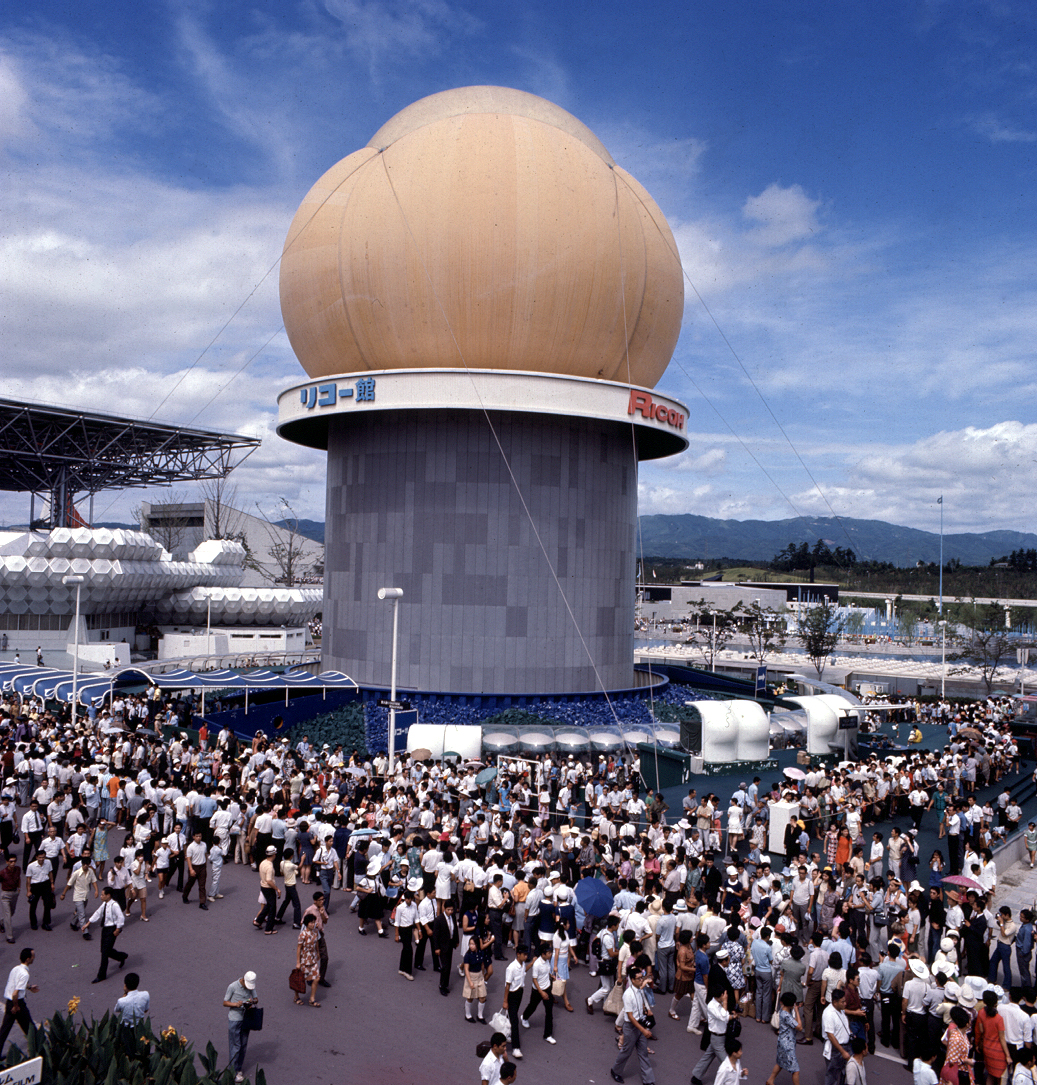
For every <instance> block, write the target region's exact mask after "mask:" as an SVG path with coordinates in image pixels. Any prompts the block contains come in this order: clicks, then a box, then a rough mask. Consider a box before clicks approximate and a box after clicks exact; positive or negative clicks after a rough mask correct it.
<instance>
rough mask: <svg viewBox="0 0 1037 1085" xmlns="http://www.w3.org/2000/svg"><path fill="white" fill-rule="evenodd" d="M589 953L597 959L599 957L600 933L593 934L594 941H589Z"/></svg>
mask: <svg viewBox="0 0 1037 1085" xmlns="http://www.w3.org/2000/svg"><path fill="white" fill-rule="evenodd" d="M591 953H593V954H594V956H595V957H596V958H597V959H598V960H600V959H601V935H600V934H596V935H595V936H594V941H593V942H591Z"/></svg>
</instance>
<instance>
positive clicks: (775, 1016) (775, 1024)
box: [771, 1010, 781, 1032]
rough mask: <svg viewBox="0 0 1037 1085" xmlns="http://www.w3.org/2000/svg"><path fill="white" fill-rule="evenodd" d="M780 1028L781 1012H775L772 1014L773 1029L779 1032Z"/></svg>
mask: <svg viewBox="0 0 1037 1085" xmlns="http://www.w3.org/2000/svg"><path fill="white" fill-rule="evenodd" d="M780 1027H781V1010H775V1011H774V1013H772V1014H771V1028H772V1029H774V1031H775V1032H777V1031H778V1029H779V1028H780Z"/></svg>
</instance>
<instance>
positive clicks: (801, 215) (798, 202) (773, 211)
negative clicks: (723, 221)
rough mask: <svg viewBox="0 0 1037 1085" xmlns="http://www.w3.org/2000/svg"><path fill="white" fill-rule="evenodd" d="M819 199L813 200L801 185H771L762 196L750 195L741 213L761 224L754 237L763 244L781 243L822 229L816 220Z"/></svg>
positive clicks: (755, 230) (809, 235)
mask: <svg viewBox="0 0 1037 1085" xmlns="http://www.w3.org/2000/svg"><path fill="white" fill-rule="evenodd" d="M820 206H821V201H820V200H811V199H810V198H809V197H808V196H807V194H806V193H805V192H804V191H803V189H802V188H801V187H800V186H799V185H791V186H790V187H788V188H782V187H781V185H778V184H771V185H768V186H767V187H766V188H765V189H764V190H763V192H761V193H760V195H759V196H750V197H749V198H748V199H747V200H746V201H745V203H744V204H743V206H742V214H743V215H744V216H745V218H747V219H749V221H750V222H753V223H758V225H757V226H756V227H755V228H754V230H753V232H752V234H751V235H750V236H751V238H752V239H753V240H755V241H757V242H758V243H759V244H761V245H770V246H775V247H778V246H782V245H787V244H789V242H790V241H802V240H803V239H805V238H808V237H814V236H816V235H817V234H818V233H820V232H821V230H822V226H821V224H820V222H818V219H817V210H818V208H819V207H820Z"/></svg>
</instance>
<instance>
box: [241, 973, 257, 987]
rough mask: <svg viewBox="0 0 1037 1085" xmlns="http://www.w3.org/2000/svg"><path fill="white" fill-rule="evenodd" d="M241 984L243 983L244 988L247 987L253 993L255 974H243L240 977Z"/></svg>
mask: <svg viewBox="0 0 1037 1085" xmlns="http://www.w3.org/2000/svg"><path fill="white" fill-rule="evenodd" d="M241 982H242V983H243V984H244V985H245V986H246V987H247V988H248V989H249V990H250V991H254V990H255V989H256V974H255V972H246V973H245V974H244V975H243V976H242V977H241Z"/></svg>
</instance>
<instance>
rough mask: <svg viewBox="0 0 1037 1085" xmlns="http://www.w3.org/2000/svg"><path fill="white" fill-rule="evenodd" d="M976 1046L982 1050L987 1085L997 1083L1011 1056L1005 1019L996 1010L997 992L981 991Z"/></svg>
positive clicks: (1010, 1063) (1009, 1062)
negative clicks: (980, 1008) (981, 999)
mask: <svg viewBox="0 0 1037 1085" xmlns="http://www.w3.org/2000/svg"><path fill="white" fill-rule="evenodd" d="M975 1031H976V1046H977V1047H978V1048H979V1049H980V1050H981V1051H982V1052H983V1067H984V1069H985V1070H986V1075H987V1085H999V1082H1000V1081H1001V1078H1002V1077H1003V1076H1004V1073H1005V1070H1007V1069H1008V1067H1009V1066H1011V1065H1012V1057H1011V1054H1010V1053H1009V1051H1008V1044H1007V1043H1005V1021H1004V1018H1003V1017H1002V1016H1001V1014H1000V1013H998V1011H997V992H996V991H984V992H983V1009H982V1010H980V1011H979V1014H978V1015H977V1016H976V1030H975Z"/></svg>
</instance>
